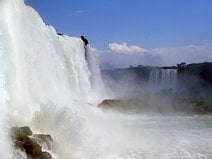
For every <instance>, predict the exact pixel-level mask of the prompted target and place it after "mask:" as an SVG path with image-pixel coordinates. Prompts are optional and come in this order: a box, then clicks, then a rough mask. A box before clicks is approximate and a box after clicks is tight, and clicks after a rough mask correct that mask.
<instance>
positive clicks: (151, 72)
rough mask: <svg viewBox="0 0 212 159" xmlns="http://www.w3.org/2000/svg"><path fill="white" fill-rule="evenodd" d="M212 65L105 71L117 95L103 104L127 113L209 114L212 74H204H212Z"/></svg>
mask: <svg viewBox="0 0 212 159" xmlns="http://www.w3.org/2000/svg"><path fill="white" fill-rule="evenodd" d="M202 67H205V68H202ZM210 67H211V63H209V64H207V63H206V64H204V63H203V64H199V65H198V64H197V65H195V64H194V65H188V66H187V68H181V67H151V66H139V67H130V68H126V69H124V68H123V69H111V70H103V71H102V73H103V79H104V81H105V84H106V86H107V87H108V88H109V91H111V93H110V94H113V96H114V97H115V98H114V99H113V97H111V98H110V100H109V101H106V102H105V103H103V104H102V105H100V106H102V107H106V108H110V109H113V108H114V109H115V110H117V111H120V112H124V113H141V114H190V115H191V114H205V113H208V112H209V111H210V110H211V107H210V105H211V100H210V99H211V94H210V92H211V91H212V87H211V83H210V82H211V81H210V80H211V77H208V76H207V77H208V78H207V79H204V78H203V77H202V73H204V72H205V75H206V74H209V73H210V71H211V68H210ZM191 70H192V71H191ZM111 105H112V106H111ZM106 110H107V109H106Z"/></svg>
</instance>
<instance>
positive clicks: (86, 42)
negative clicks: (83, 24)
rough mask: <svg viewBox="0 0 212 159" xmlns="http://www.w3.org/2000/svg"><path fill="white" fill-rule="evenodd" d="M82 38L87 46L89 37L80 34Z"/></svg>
mask: <svg viewBox="0 0 212 159" xmlns="http://www.w3.org/2000/svg"><path fill="white" fill-rule="evenodd" d="M80 38H81V39H82V41H83V42H84V44H85V46H87V45H88V44H89V42H88V39H86V38H85V37H84V36H80Z"/></svg>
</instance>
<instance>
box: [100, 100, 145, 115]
mask: <svg viewBox="0 0 212 159" xmlns="http://www.w3.org/2000/svg"><path fill="white" fill-rule="evenodd" d="M98 107H99V108H101V109H103V110H117V111H120V112H125V113H135V112H140V111H142V110H143V109H144V107H143V106H142V105H141V102H140V101H139V100H137V99H105V100H103V101H102V102H101V103H100V104H99V105H98Z"/></svg>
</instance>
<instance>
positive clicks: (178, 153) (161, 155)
mask: <svg viewBox="0 0 212 159" xmlns="http://www.w3.org/2000/svg"><path fill="white" fill-rule="evenodd" d="M107 118H109V119H107V122H106V121H105V122H104V121H101V124H100V123H99V122H100V121H98V122H95V121H93V122H94V123H92V125H93V127H91V131H92V130H93V133H94V134H95V137H96V140H97V141H98V142H95V141H94V142H93V144H94V146H96V151H97V152H96V156H95V157H94V158H111V159H119V158H120V159H211V158H212V117H211V116H196V115H195V116H160V115H158V116H157V115H154V116H145V115H139V116H129V115H127V116H126V115H118V114H113V115H109V116H107ZM102 151H103V152H104V153H103V154H102V153H101V152H102ZM98 155H99V157H98Z"/></svg>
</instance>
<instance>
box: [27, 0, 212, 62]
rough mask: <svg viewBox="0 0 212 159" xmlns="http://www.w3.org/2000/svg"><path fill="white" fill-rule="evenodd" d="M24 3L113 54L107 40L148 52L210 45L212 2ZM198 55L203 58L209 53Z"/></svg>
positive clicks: (61, 28)
mask: <svg viewBox="0 0 212 159" xmlns="http://www.w3.org/2000/svg"><path fill="white" fill-rule="evenodd" d="M26 3H27V4H28V5H30V6H32V7H33V8H35V9H36V10H37V11H38V12H39V13H40V15H41V16H42V18H43V19H44V21H45V22H46V23H48V24H51V25H53V26H54V27H55V28H56V29H57V31H58V32H61V33H65V34H69V35H71V36H80V35H85V36H86V37H87V38H88V39H89V41H90V43H91V45H92V46H93V47H95V48H97V49H98V50H101V51H102V50H104V52H111V48H110V47H109V44H111V43H115V44H119V45H122V46H124V44H123V43H127V44H126V46H127V47H128V48H130V47H131V46H138V47H140V48H145V49H146V50H148V51H147V52H150V50H155V49H158V48H169V49H170V48H181V47H187V46H195V47H196V46H203V45H204V46H207V47H209V48H210V46H208V45H210V44H212V0H60V1H58V0H57V1H56V0H26ZM122 46H121V47H122ZM192 49H193V48H192ZM178 50H179V49H178ZM113 51H114V50H113ZM166 51H167V50H166ZM207 51H209V50H207ZM102 52H103V51H102ZM114 52H116V53H118V52H117V50H115V51H114ZM128 53H129V52H128ZM130 53H131V52H130ZM151 54H153V53H152V51H151ZM209 54H210V51H209V52H207V55H206V56H208V55H209ZM211 54H212V52H211ZM110 55H112V54H110ZM120 55H121V54H120ZM122 55H123V54H122ZM133 55H134V54H133ZM108 56H109V55H107V57H104V58H109V57H108ZM116 56H117V54H116ZM153 56H154V58H155V55H153ZM163 56H166V55H163ZM142 57H143V56H142ZM196 58H197V59H198V57H196ZM201 58H203V59H201V60H205V61H206V60H207V58H208V57H207V58H205V59H204V57H201ZM182 60H183V59H182ZM201 60H199V61H200V62H201ZM208 60H209V61H210V60H212V57H211V56H209V59H208ZM184 61H186V60H184ZM197 61H198V60H197ZM150 62H151V61H150ZM176 62H177V61H176ZM188 62H192V61H189V60H188ZM194 62H196V61H195V60H194ZM162 63H164V62H158V65H161V64H162ZM147 64H148V62H147ZM156 64H157V63H156ZM164 64H165V63H164ZM167 64H168V63H167Z"/></svg>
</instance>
